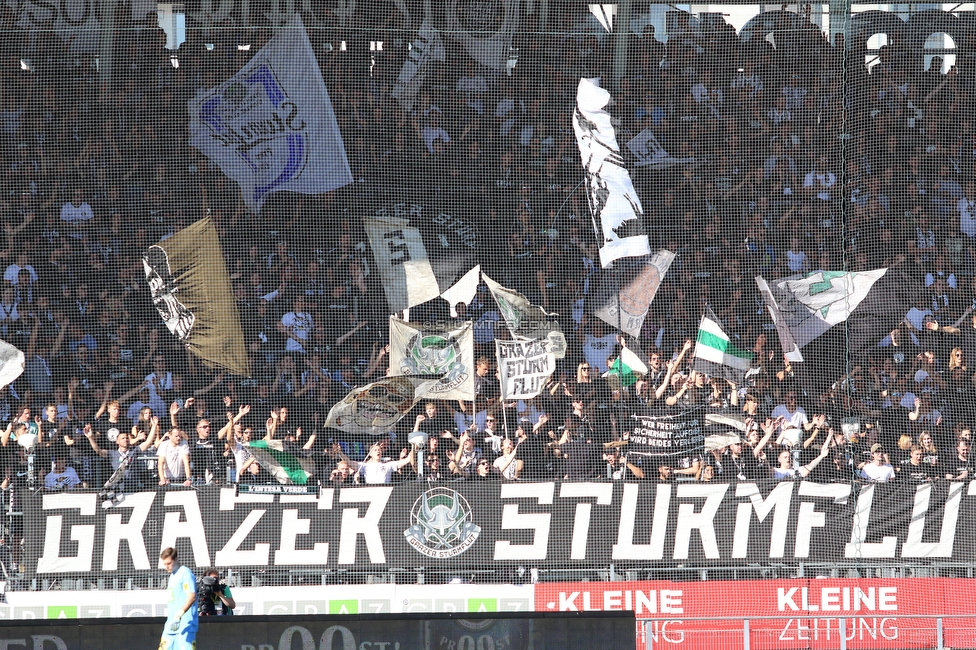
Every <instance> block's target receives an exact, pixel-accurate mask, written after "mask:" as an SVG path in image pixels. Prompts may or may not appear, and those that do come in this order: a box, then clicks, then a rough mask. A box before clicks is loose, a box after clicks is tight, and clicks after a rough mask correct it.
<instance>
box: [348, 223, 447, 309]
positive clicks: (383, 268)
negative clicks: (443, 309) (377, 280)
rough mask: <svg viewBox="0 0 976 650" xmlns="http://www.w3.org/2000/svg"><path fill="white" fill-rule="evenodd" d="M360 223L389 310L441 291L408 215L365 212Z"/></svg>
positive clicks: (417, 233)
mask: <svg viewBox="0 0 976 650" xmlns="http://www.w3.org/2000/svg"><path fill="white" fill-rule="evenodd" d="M363 227H364V228H365V229H366V235H367V237H369V245H370V247H371V248H372V249H373V260H374V261H375V262H376V267H377V270H378V271H379V274H380V277H381V278H382V279H383V292H384V293H385V294H386V301H387V303H389V305H390V311H403V310H404V309H409V308H410V307H413V306H414V305H419V304H422V303H425V302H427V301H428V300H432V299H434V298H436V297H437V296H439V295H441V290H440V288H438V284H437V276H435V275H434V269H433V268H432V267H431V265H430V259H429V258H428V257H427V247H426V246H425V245H424V239H423V236H422V235H421V234H420V230H419V229H417V228H414V227H413V226H411V225H410V220H409V219H405V218H402V217H396V216H386V217H381V216H370V215H367V216H365V217H363Z"/></svg>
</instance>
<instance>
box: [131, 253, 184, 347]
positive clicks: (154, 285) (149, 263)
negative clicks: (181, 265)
mask: <svg viewBox="0 0 976 650" xmlns="http://www.w3.org/2000/svg"><path fill="white" fill-rule="evenodd" d="M142 265H143V267H144V268H145V271H146V279H147V280H148V281H149V291H150V292H151V293H152V301H153V304H154V305H155V306H156V309H157V310H158V311H159V315H160V316H162V317H163V321H164V322H165V323H166V327H167V329H169V331H170V332H172V333H173V334H174V335H175V336H176V337H177V338H179V339H180V340H181V341H186V340H187V339H189V338H190V333H191V332H193V323H194V321H195V320H196V316H194V315H193V312H192V311H190V310H189V309H187V308H186V305H184V304H183V303H182V302H180V300H179V298H177V297H176V294H177V293H178V292H179V290H180V288H179V286H178V285H177V284H176V278H174V277H173V272H172V270H171V269H170V266H169V256H168V255H167V254H166V251H165V250H163V249H162V248H160V247H159V246H150V247H149V250H147V251H146V254H145V256H144V257H143V258H142Z"/></svg>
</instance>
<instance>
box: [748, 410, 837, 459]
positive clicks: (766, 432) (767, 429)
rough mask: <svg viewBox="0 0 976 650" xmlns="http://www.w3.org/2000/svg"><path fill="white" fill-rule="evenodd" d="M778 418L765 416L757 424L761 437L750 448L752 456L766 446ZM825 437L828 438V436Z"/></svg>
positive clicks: (776, 425) (757, 454)
mask: <svg viewBox="0 0 976 650" xmlns="http://www.w3.org/2000/svg"><path fill="white" fill-rule="evenodd" d="M780 420H782V418H776V419H775V420H771V419H769V418H766V421H765V422H763V423H762V424H760V425H759V428H760V429H762V432H763V437H762V438H761V439H760V440H759V443H758V444H757V445H756V448H755V449H753V450H752V455H753V456H755V457H756V458H759V455H760V454H761V453H762V450H763V449H764V448H765V447H766V445H768V444H769V441H770V440H772V438H773V434H774V433H776V428H777V427H778V426H779V424H780ZM827 437H828V438H829V437H830V436H827Z"/></svg>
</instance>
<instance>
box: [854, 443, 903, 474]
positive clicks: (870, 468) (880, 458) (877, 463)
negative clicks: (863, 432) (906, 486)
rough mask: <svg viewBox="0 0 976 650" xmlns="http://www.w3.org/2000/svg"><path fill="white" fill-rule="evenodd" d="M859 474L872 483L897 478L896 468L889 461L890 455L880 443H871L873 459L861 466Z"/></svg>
mask: <svg viewBox="0 0 976 650" xmlns="http://www.w3.org/2000/svg"><path fill="white" fill-rule="evenodd" d="M858 475H859V476H860V477H861V478H862V479H864V480H865V481H870V482H872V483H887V482H888V481H893V480H895V470H894V468H893V467H892V466H891V463H889V462H888V455H887V454H886V453H885V450H884V447H882V446H881V444H880V443H877V442H876V443H874V444H873V445H871V460H870V461H868V462H867V463H865V464H864V465H863V466H862V467H861V469H860V470H859V471H858Z"/></svg>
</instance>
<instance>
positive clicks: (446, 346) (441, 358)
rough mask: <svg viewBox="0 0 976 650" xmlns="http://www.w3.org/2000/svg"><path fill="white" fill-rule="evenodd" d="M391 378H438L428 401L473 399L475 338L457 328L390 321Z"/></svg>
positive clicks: (467, 325)
mask: <svg viewBox="0 0 976 650" xmlns="http://www.w3.org/2000/svg"><path fill="white" fill-rule="evenodd" d="M390 374H391V375H406V376H416V377H424V378H427V379H433V378H439V379H440V381H438V383H436V384H434V385H433V386H430V387H429V389H428V390H427V393H426V395H425V398H427V399H460V400H473V399H474V335H473V330H472V327H471V321H467V322H465V323H464V324H463V325H461V326H459V327H456V328H455V327H451V326H442V325H439V324H435V323H408V322H406V321H402V320H400V319H399V318H396V317H395V316H391V317H390Z"/></svg>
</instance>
